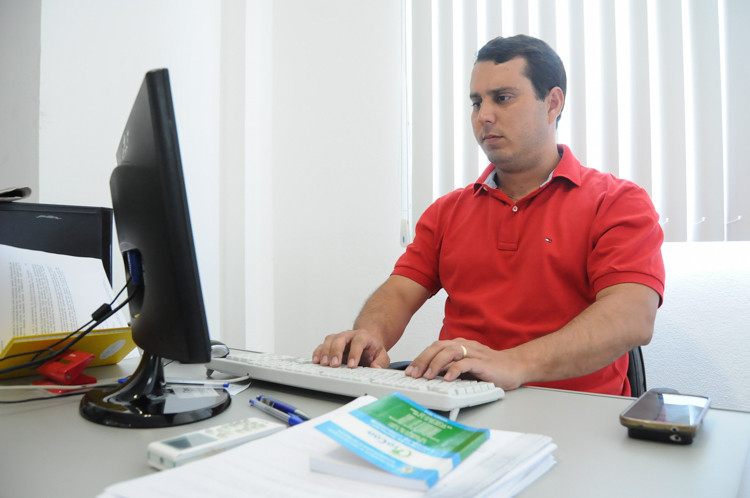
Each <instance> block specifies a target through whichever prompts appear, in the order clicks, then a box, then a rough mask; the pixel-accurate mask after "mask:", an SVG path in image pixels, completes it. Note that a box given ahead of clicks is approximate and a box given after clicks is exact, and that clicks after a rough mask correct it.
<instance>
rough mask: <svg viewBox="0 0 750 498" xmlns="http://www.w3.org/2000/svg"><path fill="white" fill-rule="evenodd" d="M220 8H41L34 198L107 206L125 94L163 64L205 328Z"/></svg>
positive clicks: (211, 300)
mask: <svg viewBox="0 0 750 498" xmlns="http://www.w3.org/2000/svg"><path fill="white" fill-rule="evenodd" d="M220 13H221V9H220V4H217V3H214V2H210V1H199V0H192V1H160V2H152V1H149V0H135V1H131V2H127V3H122V2H114V1H98V0H76V1H73V2H71V1H62V0H43V1H42V13H41V14H42V18H41V19H42V23H41V32H42V36H41V47H42V48H41V71H40V72H41V78H40V81H41V83H40V115H41V118H40V124H39V178H40V180H39V201H40V202H45V203H53V204H79V205H92V206H111V199H110V193H109V176H110V174H111V173H112V169H113V168H114V167H115V151H116V149H117V146H118V143H119V139H120V135H121V133H122V130H123V128H124V126H125V122H126V120H127V117H128V115H129V113H130V108H131V106H132V104H133V100H134V99H135V96H136V94H137V92H138V89H139V88H140V85H141V82H142V80H143V76H144V74H145V73H146V71H148V70H150V69H155V68H162V67H166V68H168V69H169V71H170V79H171V82H172V93H173V99H174V105H175V114H176V118H177V128H178V135H179V140H180V147H181V149H182V161H183V167H184V171H185V183H186V188H187V191H188V198H189V204H190V211H191V217H192V221H193V230H194V237H195V242H196V252H197V254H198V260H199V266H200V270H201V281H202V285H203V292H204V300H205V304H206V308H207V313H208V317H209V325H210V326H211V327H212V329H218V327H219V313H218V307H219V306H218V305H219V295H218V287H219V271H218V251H217V247H218V242H217V241H218V240H219V232H218V223H217V220H218V218H219V212H218V202H217V197H218V193H219V191H218V163H219V83H220V77H219V74H220V73H219V71H220V60H221V59H220V51H219V49H220V33H221V24H220ZM115 257H116V258H117V255H115ZM117 262H118V259H116V260H115V267H116V268H117V269H121V268H120V266H119V265H118V264H117ZM121 274H122V272H120V275H121ZM118 281H119V282H120V283H121V282H122V281H123V280H122V278H119V279H118V280H117V281H116V282H115V284H117V282H118Z"/></svg>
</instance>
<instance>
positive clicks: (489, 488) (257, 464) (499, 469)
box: [101, 396, 555, 498]
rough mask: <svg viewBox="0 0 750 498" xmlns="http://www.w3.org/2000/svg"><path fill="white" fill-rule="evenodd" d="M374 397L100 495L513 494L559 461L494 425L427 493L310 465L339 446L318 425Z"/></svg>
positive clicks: (544, 443) (547, 449) (546, 441)
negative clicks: (494, 427) (493, 428)
mask: <svg viewBox="0 0 750 498" xmlns="http://www.w3.org/2000/svg"><path fill="white" fill-rule="evenodd" d="M373 401H375V398H373V397H372V396H363V397H361V398H357V399H356V400H354V401H352V402H351V403H348V404H347V405H344V406H342V407H341V408H339V409H337V410H334V411H332V412H330V413H328V414H326V415H323V416H321V417H318V418H315V419H312V420H310V421H309V422H305V423H303V424H299V425H296V426H294V427H291V428H289V429H286V430H284V431H282V432H279V433H276V434H274V435H272V436H269V437H267V438H264V439H260V440H256V441H252V442H250V443H247V444H244V445H242V446H239V447H237V448H234V449H231V450H228V451H226V452H223V453H221V454H218V455H215V456H212V457H209V458H205V459H203V460H199V461H197V462H193V463H189V464H187V465H184V466H182V467H177V468H175V469H172V470H167V471H162V472H160V473H158V474H152V475H149V476H146V477H141V478H138V479H133V480H130V481H125V482H121V483H118V484H115V485H113V486H110V487H109V488H107V489H106V491H105V492H104V494H103V495H101V496H103V497H132V498H136V497H137V498H140V497H142V496H180V497H183V498H184V497H204V496H249V495H252V496H274V497H289V498H292V497H294V498H298V497H301V496H325V497H334V498H335V497H342V498H343V497H347V498H350V497H352V496H356V497H357V498H366V497H383V496H388V497H416V496H441V497H443V496H444V497H451V498H454V497H456V496H461V497H470V496H493V497H496V496H513V495H515V494H518V493H520V492H521V491H522V490H523V489H525V488H526V487H527V486H528V485H529V484H531V483H532V482H534V480H535V479H537V478H538V477H539V476H541V475H542V474H544V472H546V471H547V470H548V469H550V468H551V467H552V466H553V465H554V463H555V460H554V458H553V457H552V451H553V450H554V449H555V445H554V444H553V443H552V441H551V439H550V438H548V437H546V436H539V435H532V434H520V433H513V432H504V431H496V430H492V431H490V438H489V439H488V440H487V441H486V442H485V443H484V444H482V445H481V446H480V447H479V448H478V449H477V450H476V451H474V452H473V453H472V454H471V455H470V456H469V457H468V458H467V459H466V460H465V461H463V462H462V463H461V464H460V465H459V466H458V467H457V468H456V469H454V471H452V472H450V473H449V474H448V475H446V476H445V477H444V478H442V479H440V480H439V481H438V483H437V484H435V485H434V486H433V487H431V488H430V489H429V491H427V493H426V494H425V493H424V492H423V491H414V490H408V489H404V488H401V487H392V486H387V485H384V484H373V483H368V484H367V485H363V483H362V481H359V480H356V479H347V478H344V477H338V476H333V475H329V474H325V473H321V472H314V471H312V470H311V469H310V458H311V457H312V456H316V455H324V454H327V453H329V452H331V451H333V450H335V449H337V448H340V445H339V444H338V443H337V442H336V441H334V440H332V439H331V438H329V437H327V436H326V435H325V434H323V433H322V432H320V431H319V430H317V429H316V428H315V426H316V425H319V424H320V423H322V422H324V421H326V420H331V419H333V418H335V417H339V416H341V415H344V414H346V413H347V412H350V411H352V410H354V409H357V408H360V407H362V406H365V405H367V404H368V403H371V402H373ZM352 458H354V457H352ZM365 463H366V462H365ZM144 465H145V463H144ZM383 472H384V471H383Z"/></svg>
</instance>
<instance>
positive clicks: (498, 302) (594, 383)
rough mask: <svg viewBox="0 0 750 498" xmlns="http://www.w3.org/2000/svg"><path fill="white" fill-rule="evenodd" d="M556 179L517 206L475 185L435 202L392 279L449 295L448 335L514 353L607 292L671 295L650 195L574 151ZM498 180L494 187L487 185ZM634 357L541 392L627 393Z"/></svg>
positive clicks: (548, 384)
mask: <svg viewBox="0 0 750 498" xmlns="http://www.w3.org/2000/svg"><path fill="white" fill-rule="evenodd" d="M559 149H560V150H561V152H563V156H562V158H561V160H560V163H559V164H558V166H557V168H556V169H555V171H554V172H553V174H552V176H551V178H550V180H549V181H548V182H546V183H545V184H544V185H542V186H541V187H539V188H538V189H537V190H536V191H534V192H532V193H531V194H529V195H527V196H526V197H524V198H523V199H521V200H520V201H518V202H513V201H512V200H511V199H510V197H508V196H507V195H506V194H505V193H504V192H502V191H501V190H498V189H496V188H492V187H490V186H488V185H487V184H485V182H486V181H487V179H488V178H489V177H490V175H493V174H494V172H495V168H494V166H493V165H491V164H490V165H489V166H488V167H487V169H486V170H485V171H484V173H483V174H482V175H481V176H480V177H479V179H478V180H477V182H476V183H474V184H473V185H469V186H468V187H466V188H464V189H459V190H456V191H454V192H451V193H449V194H447V195H445V196H443V197H441V198H439V199H438V200H437V201H435V202H434V203H433V204H432V205H431V206H430V207H429V208H428V209H427V210H426V211H425V213H424V214H423V215H422V217H421V218H420V220H419V223H418V224H417V227H416V236H415V238H414V242H413V243H411V244H410V245H409V246H408V247H407V249H406V252H405V253H404V254H403V255H402V256H401V258H399V260H398V261H397V263H396V266H395V269H394V271H393V274H394V275H401V276H405V277H408V278H410V279H412V280H414V281H415V282H417V283H419V284H421V285H423V286H424V287H425V288H426V289H428V290H429V291H430V292H431V293H433V294H434V293H436V292H438V291H439V290H440V289H441V288H444V289H445V290H446V292H447V294H448V298H447V300H446V302H445V318H444V320H443V327H442V330H441V331H440V339H444V340H445V339H454V338H457V337H464V338H466V339H472V340H476V341H478V342H481V343H483V344H485V345H487V346H489V347H491V348H493V349H496V350H502V349H508V348H512V347H514V346H516V345H518V344H522V343H525V342H528V341H530V340H532V339H535V338H537V337H540V336H543V335H546V334H549V333H551V332H554V331H556V330H558V329H560V328H562V327H563V326H564V325H565V324H567V323H568V322H569V321H570V320H571V319H573V318H574V317H575V316H577V315H578V314H579V313H580V312H581V311H583V310H584V309H585V308H586V307H588V306H589V305H590V304H591V303H593V302H594V300H595V298H596V294H597V293H598V292H599V291H600V290H602V289H604V288H606V287H609V286H611V285H615V284H619V283H627V282H633V283H639V284H643V285H647V286H649V287H651V288H652V289H654V290H655V291H656V292H658V293H659V295H660V296H663V294H664V264H663V262H662V257H661V244H662V240H663V234H662V230H661V227H660V226H659V223H658V216H657V214H656V212H655V210H654V207H653V204H652V203H651V200H650V199H649V197H648V194H647V193H646V192H645V191H644V190H643V189H641V188H640V187H638V186H637V185H635V184H633V183H631V182H628V181H625V180H620V179H617V178H615V177H614V176H612V175H610V174H606V173H601V172H599V171H597V170H594V169H590V168H586V167H584V166H582V165H581V163H580V162H578V160H577V159H576V158H575V157H574V156H573V154H572V153H571V152H570V149H568V147H567V146H564V145H561V146H559ZM490 183H492V182H490ZM627 367H628V359H627V355H624V356H623V357H621V358H620V359H618V360H617V361H616V362H614V363H612V364H611V365H609V366H607V367H605V368H603V369H601V370H599V371H596V372H593V373H591V374H588V375H585V376H582V377H577V378H574V379H566V380H561V381H555V382H545V383H539V384H534V385H540V386H545V387H555V388H560V389H571V390H576V391H588V392H598V393H607V394H618V395H629V394H630V385H629V384H628V381H627V377H626V374H627Z"/></svg>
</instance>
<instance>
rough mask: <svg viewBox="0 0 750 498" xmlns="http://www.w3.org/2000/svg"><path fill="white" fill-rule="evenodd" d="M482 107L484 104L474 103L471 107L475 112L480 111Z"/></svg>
mask: <svg viewBox="0 0 750 498" xmlns="http://www.w3.org/2000/svg"><path fill="white" fill-rule="evenodd" d="M481 105H482V103H481V102H472V103H471V107H472V109H474V110H475V111H478V110H479V107H480V106H481Z"/></svg>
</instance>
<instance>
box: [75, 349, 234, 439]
mask: <svg viewBox="0 0 750 498" xmlns="http://www.w3.org/2000/svg"><path fill="white" fill-rule="evenodd" d="M230 402H231V398H230V396H229V394H228V393H227V392H226V391H225V390H224V389H221V388H212V387H203V386H186V385H180V386H174V387H171V386H169V385H167V383H166V382H165V380H164V367H163V366H162V362H161V357H159V356H157V355H154V354H151V353H148V352H145V351H144V353H143V357H142V358H141V362H140V364H139V365H138V368H137V369H136V371H135V372H134V373H133V375H132V376H131V377H130V379H128V381H127V382H126V383H124V384H122V385H121V386H118V387H116V388H114V389H112V390H103V389H95V390H92V391H89V392H88V393H86V394H85V395H84V396H83V398H82V399H81V404H80V407H79V411H80V413H81V415H82V416H83V417H84V418H86V419H87V420H90V421H92V422H96V423H97V424H102V425H109V426H114V427H132V428H145V427H168V426H172V425H181V424H189V423H191V422H197V421H199V420H203V419H207V418H210V417H213V416H214V415H218V414H219V413H221V412H222V411H224V410H225V409H226V408H227V407H228V406H229V404H230Z"/></svg>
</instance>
